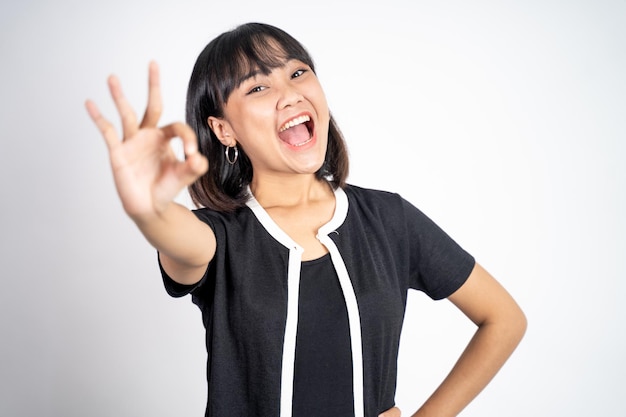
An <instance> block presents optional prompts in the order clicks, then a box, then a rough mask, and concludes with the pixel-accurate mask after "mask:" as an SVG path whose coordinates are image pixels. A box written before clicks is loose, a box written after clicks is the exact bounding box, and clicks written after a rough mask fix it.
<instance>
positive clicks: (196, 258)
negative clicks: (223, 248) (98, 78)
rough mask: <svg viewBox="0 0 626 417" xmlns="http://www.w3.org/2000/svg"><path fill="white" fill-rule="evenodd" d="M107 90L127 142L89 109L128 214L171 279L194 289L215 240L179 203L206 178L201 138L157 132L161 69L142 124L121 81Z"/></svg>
mask: <svg viewBox="0 0 626 417" xmlns="http://www.w3.org/2000/svg"><path fill="white" fill-rule="evenodd" d="M108 84H109V90H110V91H111V96H112V97H113V101H114V102H115V106H116V107H117V111H118V113H119V116H120V118H121V121H122V130H123V139H122V140H120V139H119V137H118V134H117V132H116V131H115V129H114V128H113V125H112V124H111V123H110V122H109V121H108V120H106V119H105V118H104V117H103V116H102V114H101V113H100V111H99V110H98V108H97V106H96V105H95V104H94V103H93V102H91V101H87V102H86V104H85V105H86V107H87V111H88V113H89V116H90V117H91V119H92V120H93V122H94V123H95V124H96V126H97V127H98V129H99V130H100V133H101V134H102V136H103V137H104V140H105V142H106V145H107V148H108V151H109V157H110V161H111V169H112V171H113V178H114V180H115V186H116V189H117V193H118V195H119V198H120V200H121V202H122V205H123V207H124V211H125V212H126V214H128V216H129V217H130V218H131V219H132V220H133V221H134V222H135V224H136V225H137V227H138V228H139V230H140V231H141V233H142V234H143V235H144V236H145V238H146V239H147V240H148V242H149V243H150V244H151V245H152V246H153V247H154V248H156V249H157V250H158V251H159V256H160V259H161V263H162V265H163V267H164V268H165V270H166V271H167V272H168V274H169V275H170V276H171V277H172V279H174V280H176V281H177V282H180V283H182V284H193V283H195V282H197V281H198V280H199V279H200V278H201V277H202V275H203V273H204V270H205V269H206V266H207V265H208V263H209V262H210V261H211V259H212V258H213V255H214V253H215V245H216V243H215V235H214V234H213V232H212V230H211V229H210V228H209V227H208V226H207V225H206V224H204V223H203V222H201V221H200V220H198V219H197V218H196V216H195V215H194V214H193V213H192V212H191V211H190V210H188V209H187V208H185V207H183V206H181V205H179V204H177V203H175V202H174V198H175V197H176V195H177V194H178V193H179V192H180V191H181V190H182V189H183V188H185V187H186V186H188V185H189V184H191V183H192V182H194V181H195V180H196V179H197V178H198V177H199V176H200V175H202V174H203V173H204V172H206V170H207V167H208V164H207V161H206V158H205V157H204V156H202V155H201V154H200V153H199V152H198V148H197V139H196V135H195V134H194V132H193V131H192V130H191V128H190V127H189V126H187V125H186V124H183V123H174V124H170V125H167V126H164V127H162V128H158V127H157V123H158V121H159V118H160V116H161V94H160V85H159V77H158V67H157V66H156V64H154V63H152V64H151V65H150V72H149V93H148V105H147V107H146V111H145V114H144V117H143V119H142V121H141V123H138V122H137V118H136V116H135V113H134V111H133V109H132V108H131V106H130V104H129V103H128V101H127V100H126V98H125V97H124V95H123V93H122V88H121V86H120V83H119V80H118V79H117V78H116V77H113V76H111V77H110V78H109V80H108ZM174 137H179V138H181V139H182V141H183V147H184V150H185V160H184V161H180V160H178V158H177V157H176V155H175V154H174V151H173V150H172V148H171V146H170V140H171V139H172V138H174Z"/></svg>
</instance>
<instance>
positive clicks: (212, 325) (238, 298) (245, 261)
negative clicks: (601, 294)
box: [161, 185, 474, 417]
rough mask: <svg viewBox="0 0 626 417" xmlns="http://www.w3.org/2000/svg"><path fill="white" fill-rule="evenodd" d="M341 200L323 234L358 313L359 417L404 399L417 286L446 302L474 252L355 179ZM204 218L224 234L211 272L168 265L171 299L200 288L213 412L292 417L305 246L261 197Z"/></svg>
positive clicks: (354, 319)
mask: <svg viewBox="0 0 626 417" xmlns="http://www.w3.org/2000/svg"><path fill="white" fill-rule="evenodd" d="M335 197H336V208H335V213H334V216H333V219H332V220H331V221H330V222H329V223H328V224H327V225H325V226H323V227H322V228H320V230H319V233H318V238H319V239H320V240H321V241H322V243H323V244H325V245H326V247H327V248H328V249H329V252H330V254H331V258H332V260H333V264H334V266H335V269H336V270H337V274H338V276H339V281H340V283H341V286H342V290H343V293H344V298H345V299H346V305H347V308H348V316H349V322H350V329H351V332H350V333H351V334H350V336H351V341H352V344H351V346H352V355H353V356H352V358H353V361H352V362H353V365H354V366H353V380H354V402H355V404H354V405H355V417H377V416H378V414H379V413H381V412H382V411H384V410H386V409H388V408H390V407H392V406H393V405H394V396H395V388H396V375H397V357H398V347H399V342H400V332H401V328H402V321H403V318H404V311H405V306H406V299H407V290H408V289H409V288H413V289H416V290H420V291H423V292H425V293H426V294H428V295H429V296H430V297H431V298H433V299H441V298H445V297H448V296H449V295H451V294H452V293H453V292H454V291H456V290H457V289H458V288H459V287H460V286H461V285H462V284H463V283H464V282H465V280H466V279H467V277H468V276H469V274H470V272H471V271H472V269H473V267H474V259H473V257H472V256H471V255H469V254H468V253H467V252H466V251H464V250H463V249H462V248H461V247H460V246H459V245H458V244H457V243H456V242H454V241H453V240H452V239H451V238H450V237H449V236H448V235H447V234H446V233H445V232H444V231H442V230H441V229H440V228H439V227H438V226H437V225H436V224H435V223H433V222H432V221H431V220H430V219H429V218H428V217H426V216H425V215H424V214H423V213H422V212H421V211H419V210H418V209H417V208H415V207H414V206H412V205H411V204H410V203H408V202H407V201H406V200H404V199H403V198H401V197H400V196H399V195H397V194H392V193H388V192H383V191H375V190H368V189H364V188H359V187H356V186H352V185H348V186H347V187H346V188H345V189H338V190H336V191H335ZM194 213H195V214H196V215H197V216H198V218H199V219H201V220H202V221H204V222H205V223H207V224H208V225H209V226H210V227H211V229H212V230H213V231H214V233H215V236H216V240H217V250H216V253H215V257H214V259H213V260H212V261H211V263H210V265H209V267H208V269H207V271H206V274H205V276H204V277H203V278H202V280H201V281H200V282H199V283H198V284H196V285H193V286H184V285H180V284H177V283H175V282H174V281H172V280H171V279H170V278H169V277H168V276H167V274H166V273H165V271H163V269H162V268H161V272H162V275H163V279H164V282H165V287H166V289H167V291H168V293H169V294H170V295H171V296H174V297H180V296H183V295H186V294H189V293H191V294H192V300H193V302H194V303H195V304H196V305H198V307H199V308H200V310H201V311H202V317H203V322H204V326H205V328H206V348H207V352H208V361H207V380H208V402H207V410H206V416H215V417H222V416H224V417H226V416H228V417H237V416H241V417H252V416H259V417H270V416H277V417H278V416H281V417H285V416H290V415H291V400H292V388H293V387H292V382H293V358H294V354H295V335H296V328H297V311H298V296H297V294H298V281H299V275H300V274H299V271H300V265H301V258H300V256H301V254H302V249H301V248H300V247H299V246H298V245H297V244H296V243H295V242H293V241H292V240H291V239H290V238H289V236H287V235H286V234H285V233H284V232H283V231H282V230H280V229H279V228H278V226H277V225H276V224H275V223H274V222H273V221H272V220H271V218H270V217H269V215H268V214H267V213H266V212H265V210H264V209H263V208H262V207H261V206H260V205H259V204H258V203H257V202H256V200H255V199H254V198H252V199H251V200H250V201H249V202H248V206H247V207H246V208H243V209H240V210H238V211H237V212H235V213H219V212H214V211H211V210H207V209H198V210H195V211H194ZM283 380H284V381H286V382H285V383H281V381H283ZM281 410H282V412H281Z"/></svg>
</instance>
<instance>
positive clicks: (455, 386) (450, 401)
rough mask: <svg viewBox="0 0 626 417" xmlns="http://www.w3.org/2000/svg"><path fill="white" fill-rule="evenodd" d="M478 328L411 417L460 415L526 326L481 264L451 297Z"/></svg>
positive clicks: (512, 348) (514, 307)
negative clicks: (444, 376)
mask: <svg viewBox="0 0 626 417" xmlns="http://www.w3.org/2000/svg"><path fill="white" fill-rule="evenodd" d="M448 299H449V300H450V301H452V303H454V304H455V305H456V306H457V307H458V308H459V309H460V310H461V311H463V313H464V314H465V315H466V316H467V317H468V318H469V319H470V320H472V321H473V322H474V323H475V324H476V325H477V326H478V329H477V331H476V333H475V335H474V337H473V338H472V340H471V341H470V342H469V344H468V346H467V348H466V349H465V351H464V352H463V354H462V355H461V357H460V358H459V360H458V361H457V363H456V365H455V366H454V368H453V369H452V371H451V372H450V374H449V375H448V376H447V377H446V379H445V380H444V381H443V382H442V384H441V385H440V386H439V387H438V388H437V390H436V391H435V392H434V393H433V394H432V396H431V397H430V398H429V399H428V400H427V401H426V403H424V405H423V406H422V407H421V408H420V409H419V410H418V411H417V412H416V413H415V414H413V417H431V416H437V417H452V416H456V415H458V414H459V413H460V412H461V410H462V409H463V408H465V406H467V405H468V404H469V403H470V402H471V401H472V400H473V399H474V398H475V397H476V396H477V395H478V394H479V393H480V391H482V389H483V388H484V387H485V386H486V385H487V384H488V383H489V381H491V379H492V378H493V377H494V376H495V375H496V373H497V372H498V371H499V370H500V368H501V367H502V365H504V363H505V361H506V360H507V359H508V358H509V356H510V355H511V353H513V351H514V350H515V348H516V347H517V345H518V344H519V342H520V340H521V339H522V337H523V335H524V333H525V331H526V317H525V316H524V313H523V312H522V310H521V309H520V308H519V306H518V305H517V303H516V302H515V301H514V300H513V298H512V297H511V296H510V295H509V293H508V292H507V291H506V290H505V289H504V288H503V287H502V286H501V285H500V284H499V283H498V282H497V281H496V280H495V279H494V278H493V277H492V276H491V275H490V274H489V273H488V272H487V271H485V269H483V268H482V267H481V266H480V265H479V264H476V266H475V267H474V270H473V271H472V273H471V274H470V276H469V278H468V279H467V281H466V282H465V284H464V285H463V286H462V287H461V288H459V289H458V290H457V291H456V292H455V293H454V294H452V295H451V296H450V297H449V298H448Z"/></svg>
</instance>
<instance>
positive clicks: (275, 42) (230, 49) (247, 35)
mask: <svg viewBox="0 0 626 417" xmlns="http://www.w3.org/2000/svg"><path fill="white" fill-rule="evenodd" d="M216 41H217V44H216V45H215V53H216V55H217V56H216V58H217V59H215V60H214V61H213V62H214V65H213V68H211V69H209V72H210V75H209V82H210V83H212V84H213V86H214V88H215V90H217V91H215V92H216V93H218V94H217V95H218V97H216V98H217V99H218V100H219V103H220V104H221V105H224V104H226V102H227V101H228V97H229V96H230V94H231V93H232V92H233V90H235V89H236V88H237V87H239V86H240V85H241V83H242V82H243V81H244V80H246V79H247V78H249V77H250V76H251V75H253V74H254V73H255V72H260V73H262V74H264V75H268V74H269V73H270V72H272V70H273V69H275V68H279V67H282V66H284V65H285V64H286V63H287V61H289V60H292V59H296V60H299V61H301V62H303V63H304V64H306V65H308V66H309V67H311V69H312V70H313V72H315V68H314V66H313V61H312V59H311V57H310V55H309V54H308V52H307V51H306V50H305V49H304V47H303V46H302V45H301V44H300V43H299V42H298V41H296V40H295V39H293V38H292V37H291V36H290V35H288V34H287V33H285V32H283V31H282V30H280V29H278V28H274V27H267V26H265V25H259V26H258V27H256V26H255V25H254V24H253V25H246V26H245V27H240V28H237V29H235V30H233V31H232V32H227V33H225V34H223V36H222V37H221V38H219V39H216ZM220 107H221V106H220Z"/></svg>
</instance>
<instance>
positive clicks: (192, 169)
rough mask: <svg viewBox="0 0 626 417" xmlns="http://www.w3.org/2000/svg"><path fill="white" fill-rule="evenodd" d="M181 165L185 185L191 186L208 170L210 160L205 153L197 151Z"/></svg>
mask: <svg viewBox="0 0 626 417" xmlns="http://www.w3.org/2000/svg"><path fill="white" fill-rule="evenodd" d="M179 167H180V168H179V169H180V171H179V175H180V178H181V180H182V181H183V182H184V184H185V186H189V185H190V184H191V183H193V182H195V181H196V180H197V179H198V177H200V176H201V175H202V174H204V173H205V172H206V171H207V170H208V168H209V162H208V161H207V159H206V158H205V157H204V155H202V154H200V153H196V154H194V155H193V156H190V157H188V158H187V159H186V160H185V162H183V163H181V165H180V166H179Z"/></svg>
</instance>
